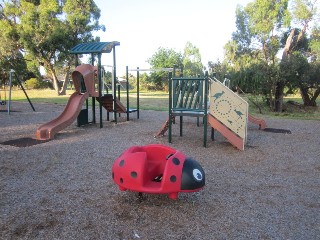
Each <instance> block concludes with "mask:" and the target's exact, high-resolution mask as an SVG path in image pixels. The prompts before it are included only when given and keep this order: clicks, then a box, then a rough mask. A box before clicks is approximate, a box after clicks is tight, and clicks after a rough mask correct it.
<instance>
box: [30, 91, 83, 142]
mask: <svg viewBox="0 0 320 240" xmlns="http://www.w3.org/2000/svg"><path fill="white" fill-rule="evenodd" d="M88 97H89V92H86V93H84V94H80V93H78V92H74V93H73V94H72V95H71V97H70V98H69V100H68V103H67V105H66V107H65V109H64V110H63V112H62V113H61V114H60V115H59V116H58V117H57V118H55V119H53V120H52V121H50V122H47V123H45V124H43V125H42V126H40V127H39V128H38V129H37V132H36V138H37V139H38V140H49V139H53V138H54V135H55V134H56V133H57V132H59V131H61V130H62V129H64V128H66V127H67V126H69V125H71V124H72V123H73V122H74V121H75V119H76V118H77V116H78V115H79V113H80V111H81V109H82V105H83V103H84V101H85V100H86V99H87V98H88Z"/></svg>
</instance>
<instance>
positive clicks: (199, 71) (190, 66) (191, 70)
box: [182, 42, 203, 76]
mask: <svg viewBox="0 0 320 240" xmlns="http://www.w3.org/2000/svg"><path fill="white" fill-rule="evenodd" d="M182 62H183V74H184V75H185V76H197V75H203V64H202V62H201V54H200V51H199V48H197V47H196V46H194V45H193V44H192V43H191V42H187V43H186V45H185V47H184V52H183V61H182Z"/></svg>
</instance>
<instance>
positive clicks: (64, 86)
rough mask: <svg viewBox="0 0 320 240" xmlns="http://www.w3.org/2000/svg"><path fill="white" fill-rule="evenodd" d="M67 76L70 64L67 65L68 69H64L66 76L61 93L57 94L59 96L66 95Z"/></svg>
mask: <svg viewBox="0 0 320 240" xmlns="http://www.w3.org/2000/svg"><path fill="white" fill-rule="evenodd" d="M69 75H70V64H68V67H67V69H66V75H65V77H64V82H63V85H62V88H61V91H60V92H59V95H66V92H67V87H68V84H69Z"/></svg>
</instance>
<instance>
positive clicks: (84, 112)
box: [36, 42, 139, 140]
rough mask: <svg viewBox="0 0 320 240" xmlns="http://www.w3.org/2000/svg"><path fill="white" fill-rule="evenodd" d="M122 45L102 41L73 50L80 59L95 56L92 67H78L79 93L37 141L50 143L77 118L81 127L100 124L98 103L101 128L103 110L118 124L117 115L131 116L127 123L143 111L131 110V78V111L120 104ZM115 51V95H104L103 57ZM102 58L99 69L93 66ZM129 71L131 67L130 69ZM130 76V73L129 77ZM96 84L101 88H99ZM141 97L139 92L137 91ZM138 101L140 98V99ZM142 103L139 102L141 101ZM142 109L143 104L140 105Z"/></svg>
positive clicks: (38, 134)
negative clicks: (117, 53)
mask: <svg viewBox="0 0 320 240" xmlns="http://www.w3.org/2000/svg"><path fill="white" fill-rule="evenodd" d="M118 45H120V43H119V42H99V43H83V44H79V45H77V46H75V47H74V48H72V49H71V53H73V54H75V55H76V60H77V59H78V55H79V54H91V59H92V64H91V65H90V64H82V65H79V66H77V67H76V69H75V71H74V72H73V73H72V80H73V83H74V86H75V90H76V91H75V93H73V94H72V95H71V97H70V98H69V100H68V103H67V105H66V107H65V109H64V111H63V112H62V113H61V114H60V115H59V116H58V117H57V118H56V119H53V120H52V121H50V122H48V123H45V124H43V125H42V126H40V127H39V128H38V129H37V131H36V139H38V140H49V139H52V138H53V137H54V135H55V134H56V133H57V132H59V131H61V130H62V129H64V128H66V127H67V126H69V125H70V124H71V123H72V122H74V121H75V119H76V118H77V121H78V126H81V125H85V124H88V123H96V111H95V101H96V100H97V101H98V103H99V110H100V111H99V112H100V128H102V127H103V123H102V108H105V109H106V110H107V114H108V119H107V120H109V113H110V112H113V113H114V121H115V122H116V123H117V113H127V120H128V121H129V114H130V113H132V112H138V113H137V117H138V118H139V108H137V109H131V108H130V106H129V81H128V79H127V83H126V84H127V108H126V107H125V106H124V105H123V104H122V103H121V102H120V90H119V91H118V93H117V91H116V85H117V79H116V59H115V47H116V46H118ZM110 52H113V65H112V69H113V70H112V76H113V77H112V78H113V79H112V94H109V93H108V92H107V93H106V94H105V93H104V92H103V86H104V84H103V81H102V77H101V76H102V66H101V55H102V53H110ZM95 55H97V56H98V66H97V67H95V66H93V63H94V57H95ZM127 71H128V67H127ZM127 75H128V74H127ZM96 83H97V88H98V89H96ZM137 94H138V96H139V91H138V92H137ZM90 97H91V98H92V121H90V122H89V116H88V112H89V111H88V107H89V104H88V99H89V98H90ZM137 99H138V97H137ZM84 102H86V108H85V109H82V105H83V104H84ZM138 103H139V99H138ZM138 107H139V104H138Z"/></svg>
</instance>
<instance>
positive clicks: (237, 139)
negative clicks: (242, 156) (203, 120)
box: [208, 114, 245, 151]
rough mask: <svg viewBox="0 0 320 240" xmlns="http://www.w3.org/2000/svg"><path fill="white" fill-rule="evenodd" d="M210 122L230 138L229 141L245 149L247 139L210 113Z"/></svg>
mask: <svg viewBox="0 0 320 240" xmlns="http://www.w3.org/2000/svg"><path fill="white" fill-rule="evenodd" d="M208 123H209V124H210V125H211V127H213V128H214V129H216V130H217V131H219V132H220V133H221V134H222V135H223V136H224V137H225V138H226V139H228V141H229V142H230V143H231V144H232V145H233V146H235V147H236V148H238V149H239V150H242V151H243V150H244V144H245V140H244V139H242V138H241V137H239V136H238V135H237V134H236V133H234V132H233V131H231V130H230V129H229V128H228V127H226V126H225V125H224V124H223V123H221V122H220V121H219V120H217V119H216V118H215V117H214V116H212V115H211V114H208Z"/></svg>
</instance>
